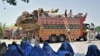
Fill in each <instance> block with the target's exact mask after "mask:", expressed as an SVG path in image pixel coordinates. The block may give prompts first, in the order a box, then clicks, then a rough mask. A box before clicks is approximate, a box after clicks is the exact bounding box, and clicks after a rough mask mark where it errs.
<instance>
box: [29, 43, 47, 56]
mask: <svg viewBox="0 0 100 56" xmlns="http://www.w3.org/2000/svg"><path fill="white" fill-rule="evenodd" d="M29 56H45V54H44V52H43V50H42V49H41V47H40V45H39V44H38V43H35V45H34V47H33V49H32V51H31V52H30V54H29Z"/></svg>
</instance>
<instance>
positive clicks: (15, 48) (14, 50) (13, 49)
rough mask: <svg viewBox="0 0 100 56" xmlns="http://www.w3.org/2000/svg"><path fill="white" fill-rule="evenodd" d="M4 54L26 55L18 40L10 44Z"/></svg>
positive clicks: (11, 55) (9, 55)
mask: <svg viewBox="0 0 100 56" xmlns="http://www.w3.org/2000/svg"><path fill="white" fill-rule="evenodd" d="M4 56H24V53H23V51H22V50H21V48H20V46H19V45H18V44H16V42H13V43H12V44H9V45H8V50H7V52H6V53H5V54H4Z"/></svg>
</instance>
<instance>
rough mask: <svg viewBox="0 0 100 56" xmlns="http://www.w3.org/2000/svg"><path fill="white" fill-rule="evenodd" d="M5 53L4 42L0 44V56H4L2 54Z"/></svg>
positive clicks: (5, 46)
mask: <svg viewBox="0 0 100 56" xmlns="http://www.w3.org/2000/svg"><path fill="white" fill-rule="evenodd" d="M6 51H7V45H6V43H5V42H2V43H1V44H0V56H4V54H5V53H6Z"/></svg>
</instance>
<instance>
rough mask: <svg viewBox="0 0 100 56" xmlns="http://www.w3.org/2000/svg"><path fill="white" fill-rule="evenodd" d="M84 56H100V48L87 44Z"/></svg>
mask: <svg viewBox="0 0 100 56" xmlns="http://www.w3.org/2000/svg"><path fill="white" fill-rule="evenodd" d="M86 56H100V50H99V49H98V48H97V46H96V45H89V46H88V51H87V54H86Z"/></svg>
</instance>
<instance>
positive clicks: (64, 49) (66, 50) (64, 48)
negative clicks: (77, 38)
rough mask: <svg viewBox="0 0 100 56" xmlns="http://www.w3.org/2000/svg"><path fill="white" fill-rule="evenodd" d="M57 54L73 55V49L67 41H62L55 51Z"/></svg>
mask: <svg viewBox="0 0 100 56" xmlns="http://www.w3.org/2000/svg"><path fill="white" fill-rule="evenodd" d="M57 54H59V55H60V56H65V55H66V54H67V55H70V56H74V51H73V49H72V47H71V45H70V44H69V42H62V45H61V47H60V48H59V49H58V51H57Z"/></svg>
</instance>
